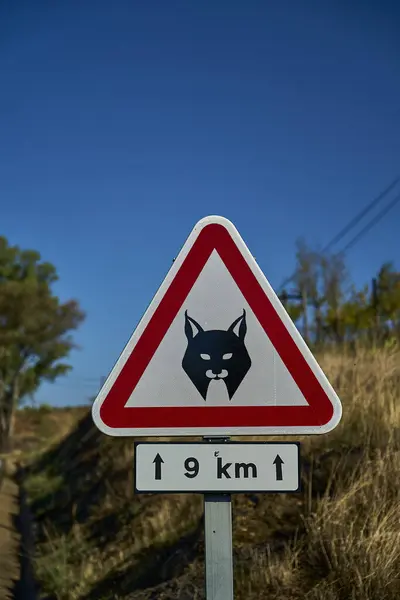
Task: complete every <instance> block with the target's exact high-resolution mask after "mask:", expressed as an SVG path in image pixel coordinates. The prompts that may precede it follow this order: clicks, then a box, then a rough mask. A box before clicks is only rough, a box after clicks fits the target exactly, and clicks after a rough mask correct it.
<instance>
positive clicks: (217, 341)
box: [126, 250, 308, 407]
mask: <svg viewBox="0 0 400 600" xmlns="http://www.w3.org/2000/svg"><path fill="white" fill-rule="evenodd" d="M243 311H245V312H244V317H243V318H242V319H241V320H240V321H239V322H238V323H237V324H236V326H235V327H234V328H233V333H234V334H235V335H236V334H237V335H236V337H234V336H231V335H229V333H230V332H229V328H230V327H231V326H232V324H233V323H234V322H235V321H236V320H237V319H238V318H239V319H240V318H241V317H242V315H243ZM186 312H187V317H188V318H187V317H186V314H185V313H186ZM241 325H242V331H244V333H243V340H242V341H243V343H242V344H241V345H239V343H236V344H235V342H236V341H241V339H240V337H239V332H240V328H241ZM210 330H211V331H218V332H219V335H218V338H217V335H215V336H212V335H211V336H210V335H209V334H207V332H208V331H210ZM192 334H193V335H192ZM200 337H202V338H203V340H200ZM200 343H201V345H202V347H201V348H199V350H203V352H198V354H195V353H196V351H197V347H196V346H198V345H199V344H200ZM195 345H196V346H195ZM185 353H186V358H187V360H186V361H185V366H184V367H182V359H183V357H184V356H185ZM245 353H246V354H245ZM247 354H248V356H249V358H250V360H248V361H246V358H247ZM219 355H220V356H219ZM224 356H225V357H226V358H225V359H224V358H223V357H224ZM228 357H230V358H228ZM219 370H220V374H219V377H218V376H217V373H218V372H219ZM214 371H215V372H214ZM236 385H237V387H236ZM229 392H231V397H229ZM155 401H157V406H168V407H188V406H288V405H289V406H302V405H303V406H307V404H308V403H307V401H306V399H305V398H304V396H303V394H302V393H301V391H300V389H299V387H298V386H297V384H296V383H295V381H294V380H293V377H292V376H291V375H290V373H289V371H288V369H287V367H286V366H285V365H284V364H283V361H282V359H281V358H280V356H279V354H278V352H277V351H276V350H275V348H274V346H273V345H272V343H271V341H270V339H269V338H268V336H267V335H266V334H265V331H264V330H263V329H262V327H261V325H260V323H259V321H258V319H257V317H256V316H255V314H254V312H253V311H252V309H251V308H250V306H249V304H248V302H247V300H246V299H245V297H244V295H243V294H242V292H241V291H240V289H239V288H238V286H237V284H236V283H235V281H234V279H233V278H232V276H231V275H230V273H229V272H228V269H227V268H226V266H225V265H224V263H223V261H222V260H221V258H220V256H219V255H218V253H217V252H216V250H214V251H213V252H212V254H211V256H210V258H209V259H208V261H207V263H206V264H205V266H204V269H203V270H202V272H201V273H200V275H199V277H198V279H197V281H196V284H195V285H194V286H193V288H192V289H191V290H190V292H189V295H188V296H187V298H186V300H185V302H184V303H183V305H182V306H181V308H180V310H179V311H178V313H177V315H176V317H175V318H174V320H173V321H172V324H171V326H170V328H169V329H168V331H167V333H166V335H165V337H164V338H163V340H162V341H161V343H160V345H159V346H158V348H157V350H156V352H155V354H154V356H153V358H152V359H151V361H150V363H149V366H148V368H147V370H146V371H145V372H144V373H143V376H142V378H141V379H140V381H139V383H138V385H137V386H136V388H135V390H134V391H133V393H132V394H131V396H130V398H129V400H128V402H127V403H126V407H129V406H130V407H145V406H146V407H151V406H153V405H154V403H155Z"/></svg>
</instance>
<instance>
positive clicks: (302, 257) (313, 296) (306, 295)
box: [294, 239, 320, 343]
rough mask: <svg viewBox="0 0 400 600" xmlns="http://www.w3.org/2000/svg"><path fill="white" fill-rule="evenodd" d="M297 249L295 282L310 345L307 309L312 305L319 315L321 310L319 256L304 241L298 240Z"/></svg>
mask: <svg viewBox="0 0 400 600" xmlns="http://www.w3.org/2000/svg"><path fill="white" fill-rule="evenodd" d="M296 247H297V250H296V274H295V277H294V281H295V284H296V288H297V293H298V294H299V296H300V297H301V303H302V315H303V329H304V339H305V341H306V342H307V343H309V341H310V323H309V314H308V310H307V307H308V305H309V304H311V305H312V306H313V307H314V310H316V311H317V313H318V311H319V308H320V301H319V295H318V267H319V264H318V256H317V254H316V253H315V252H314V251H313V250H310V248H309V247H308V246H307V244H306V243H305V241H304V240H303V239H299V240H297V243H296ZM317 321H318V319H317Z"/></svg>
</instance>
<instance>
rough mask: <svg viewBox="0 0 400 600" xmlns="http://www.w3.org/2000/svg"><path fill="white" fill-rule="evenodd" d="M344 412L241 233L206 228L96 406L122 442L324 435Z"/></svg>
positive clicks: (205, 222)
mask: <svg viewBox="0 0 400 600" xmlns="http://www.w3.org/2000/svg"><path fill="white" fill-rule="evenodd" d="M341 413H342V407H341V403H340V400H339V398H338V397H337V395H336V393H335V391H334V390H333V388H332V387H331V385H330V383H329V382H328V380H327V379H326V377H325V375H324V373H323V372H322V370H321V368H320V367H319V365H318V364H317V362H316V360H315V358H314V357H313V355H312V353H311V352H310V350H309V348H308V346H307V345H306V344H305V342H304V340H303V339H302V337H301V335H300V334H299V332H298V331H297V329H296V327H295V325H294V324H293V322H292V320H291V319H290V317H289V315H288V314H287V312H286V311H285V309H284V308H283V306H282V304H281V302H280V301H279V299H278V297H277V296H276V294H275V292H274V291H273V289H272V288H271V286H270V284H269V283H268V281H267V279H266V278H265V276H264V274H263V273H262V271H261V269H260V268H259V267H258V265H257V263H256V261H255V260H254V258H253V256H252V255H251V254H250V252H249V250H248V248H247V246H246V245H245V243H244V241H243V240H242V238H241V237H240V235H239V233H238V231H237V229H236V228H235V227H234V225H233V224H232V223H231V222H230V221H228V220H227V219H225V218H223V217H217V216H212V217H206V218H204V219H202V220H201V221H199V222H198V223H197V225H196V226H195V227H194V229H193V231H192V233H191V234H190V236H189V238H188V239H187V241H186V243H185V245H184V246H183V248H182V250H181V251H180V253H179V255H178V257H177V259H176V260H175V261H174V263H173V265H172V267H171V269H170V271H169V272H168V274H167V276H166V278H165V279H164V281H163V283H162V285H161V287H160V288H159V290H158V291H157V293H156V295H155V296H154V298H153V300H152V302H151V304H150V306H149V307H148V309H147V311H146V312H145V314H144V316H143V318H142V319H141V321H140V323H139V325H138V326H137V328H136V330H135V332H134V333H133V335H132V337H131V339H130V340H129V342H128V344H127V346H126V347H125V349H124V351H123V352H122V354H121V356H120V358H119V359H118V361H117V363H116V364H115V366H114V368H113V370H112V371H111V373H110V375H109V377H108V379H107V380H106V382H105V384H104V385H103V387H102V389H101V390H100V392H99V394H98V396H97V398H96V400H95V402H94V404H93V407H92V415H93V419H94V422H95V424H96V425H97V427H98V428H99V429H100V430H101V431H103V432H104V433H107V434H108V435H114V436H170V435H203V436H204V435H264V434H268V435H277V434H280V435H290V434H306V433H308V434H311V433H326V432H328V431H330V430H332V429H333V428H334V427H336V425H337V424H338V423H339V421H340V418H341Z"/></svg>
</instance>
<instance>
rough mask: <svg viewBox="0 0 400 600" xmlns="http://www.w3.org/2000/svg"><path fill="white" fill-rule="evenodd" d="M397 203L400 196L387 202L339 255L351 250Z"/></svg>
mask: <svg viewBox="0 0 400 600" xmlns="http://www.w3.org/2000/svg"><path fill="white" fill-rule="evenodd" d="M399 201H400V194H398V195H397V196H395V197H394V198H393V200H392V201H391V202H389V204H387V205H386V206H385V207H384V208H383V209H382V210H381V211H379V213H378V214H377V215H375V217H374V218H373V219H371V221H369V223H367V224H366V225H365V227H363V228H362V229H361V231H359V232H358V233H357V235H355V236H354V237H353V239H351V240H350V242H349V243H348V244H347V245H346V246H345V247H344V248H343V250H342V251H341V253H343V254H344V253H345V252H347V250H349V249H350V248H352V247H353V246H354V245H355V244H356V243H357V242H358V241H359V240H360V239H361V238H362V237H363V236H364V235H365V234H366V233H368V231H370V229H372V227H374V226H375V225H376V224H377V223H379V221H381V220H382V219H383V217H385V216H386V215H387V214H388V212H390V211H391V210H392V209H393V208H394V207H395V206H396V204H397V203H398V202H399Z"/></svg>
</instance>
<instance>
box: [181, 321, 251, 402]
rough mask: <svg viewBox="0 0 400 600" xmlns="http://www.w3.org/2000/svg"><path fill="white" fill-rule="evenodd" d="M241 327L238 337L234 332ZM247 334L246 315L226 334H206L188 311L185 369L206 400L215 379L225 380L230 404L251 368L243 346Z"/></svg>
mask: <svg viewBox="0 0 400 600" xmlns="http://www.w3.org/2000/svg"><path fill="white" fill-rule="evenodd" d="M237 325H239V328H238V333H237V334H236V333H235V332H234V329H235V327H236V326H237ZM246 332H247V324H246V311H245V310H243V314H242V316H241V317H239V318H238V319H236V321H234V322H233V323H232V325H230V326H229V327H228V329H227V330H226V331H224V330H220V329H213V330H210V331H204V329H203V328H202V327H201V325H199V324H198V323H197V322H196V321H195V320H194V319H192V318H191V317H189V316H188V314H187V311H185V334H186V338H187V341H188V345H187V348H186V352H185V355H184V357H183V360H182V367H183V370H184V371H185V373H186V375H187V376H188V377H189V379H190V380H191V381H192V383H193V384H194V385H195V386H196V388H197V390H198V391H199V393H200V394H201V395H202V397H203V398H204V400H205V399H206V396H207V390H208V386H209V385H210V382H211V381H212V380H213V379H214V380H215V379H222V380H223V381H224V382H225V385H226V388H227V390H228V396H229V399H230V400H231V399H232V397H233V395H234V393H235V392H236V390H237V389H238V387H239V385H240V384H241V383H242V381H243V379H244V378H245V376H246V374H247V372H248V370H249V369H250V367H251V359H250V356H249V353H248V352H247V348H246V346H245V344H244V338H245V336H246Z"/></svg>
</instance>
